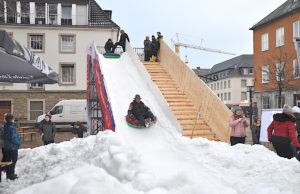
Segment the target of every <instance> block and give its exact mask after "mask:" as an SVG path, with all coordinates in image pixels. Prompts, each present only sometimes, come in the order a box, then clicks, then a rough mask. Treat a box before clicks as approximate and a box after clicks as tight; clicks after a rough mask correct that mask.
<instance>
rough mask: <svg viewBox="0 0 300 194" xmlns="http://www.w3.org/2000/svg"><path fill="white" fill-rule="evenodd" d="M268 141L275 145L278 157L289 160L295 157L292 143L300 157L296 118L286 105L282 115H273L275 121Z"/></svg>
mask: <svg viewBox="0 0 300 194" xmlns="http://www.w3.org/2000/svg"><path fill="white" fill-rule="evenodd" d="M268 140H269V141H270V142H271V143H272V144H273V147H274V149H275V150H276V153H277V155H278V156H280V157H284V158H288V159H291V158H292V157H293V155H294V154H293V148H292V145H291V142H292V143H293V145H294V146H295V147H296V152H297V154H298V155H299V151H300V144H299V142H298V140H297V137H296V131H295V117H294V115H293V110H292V108H291V107H290V106H288V105H286V104H285V105H284V107H283V110H282V113H277V114H274V115H273V121H272V123H271V124H270V125H269V127H268Z"/></svg>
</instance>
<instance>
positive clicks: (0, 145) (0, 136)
mask: <svg viewBox="0 0 300 194" xmlns="http://www.w3.org/2000/svg"><path fill="white" fill-rule="evenodd" d="M3 132H4V125H0V148H3V144H4V141H3Z"/></svg>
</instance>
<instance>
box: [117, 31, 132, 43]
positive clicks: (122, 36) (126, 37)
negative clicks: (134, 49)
mask: <svg viewBox="0 0 300 194" xmlns="http://www.w3.org/2000/svg"><path fill="white" fill-rule="evenodd" d="M126 39H127V40H128V42H130V41H129V37H128V35H127V34H126V33H123V34H121V36H120V40H119V43H120V44H121V45H125V44H126Z"/></svg>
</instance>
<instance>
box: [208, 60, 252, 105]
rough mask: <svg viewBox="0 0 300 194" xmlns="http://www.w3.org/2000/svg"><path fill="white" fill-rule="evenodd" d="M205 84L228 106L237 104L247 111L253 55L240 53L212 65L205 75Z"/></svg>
mask: <svg viewBox="0 0 300 194" xmlns="http://www.w3.org/2000/svg"><path fill="white" fill-rule="evenodd" d="M205 76H206V77H208V78H210V79H212V80H207V81H206V84H207V85H208V86H209V87H210V89H211V90H212V91H213V92H214V93H215V94H216V95H217V96H218V97H219V98H220V99H221V100H222V101H223V102H224V103H225V104H226V105H227V106H228V107H231V106H234V105H239V106H242V107H244V108H245V110H246V111H248V108H247V107H249V105H250V104H249V103H250V97H249V92H248V86H253V56H252V55H240V56H238V57H235V58H232V59H229V60H227V61H224V62H221V63H218V64H216V65H214V66H213V67H212V68H211V70H210V72H209V73H208V74H206V75H205Z"/></svg>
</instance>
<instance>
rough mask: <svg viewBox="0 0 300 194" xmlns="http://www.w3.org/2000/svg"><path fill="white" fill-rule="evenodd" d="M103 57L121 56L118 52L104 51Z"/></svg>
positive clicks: (115, 57)
mask: <svg viewBox="0 0 300 194" xmlns="http://www.w3.org/2000/svg"><path fill="white" fill-rule="evenodd" d="M103 57H105V58H109V59H118V58H120V54H117V53H104V54H103Z"/></svg>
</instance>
